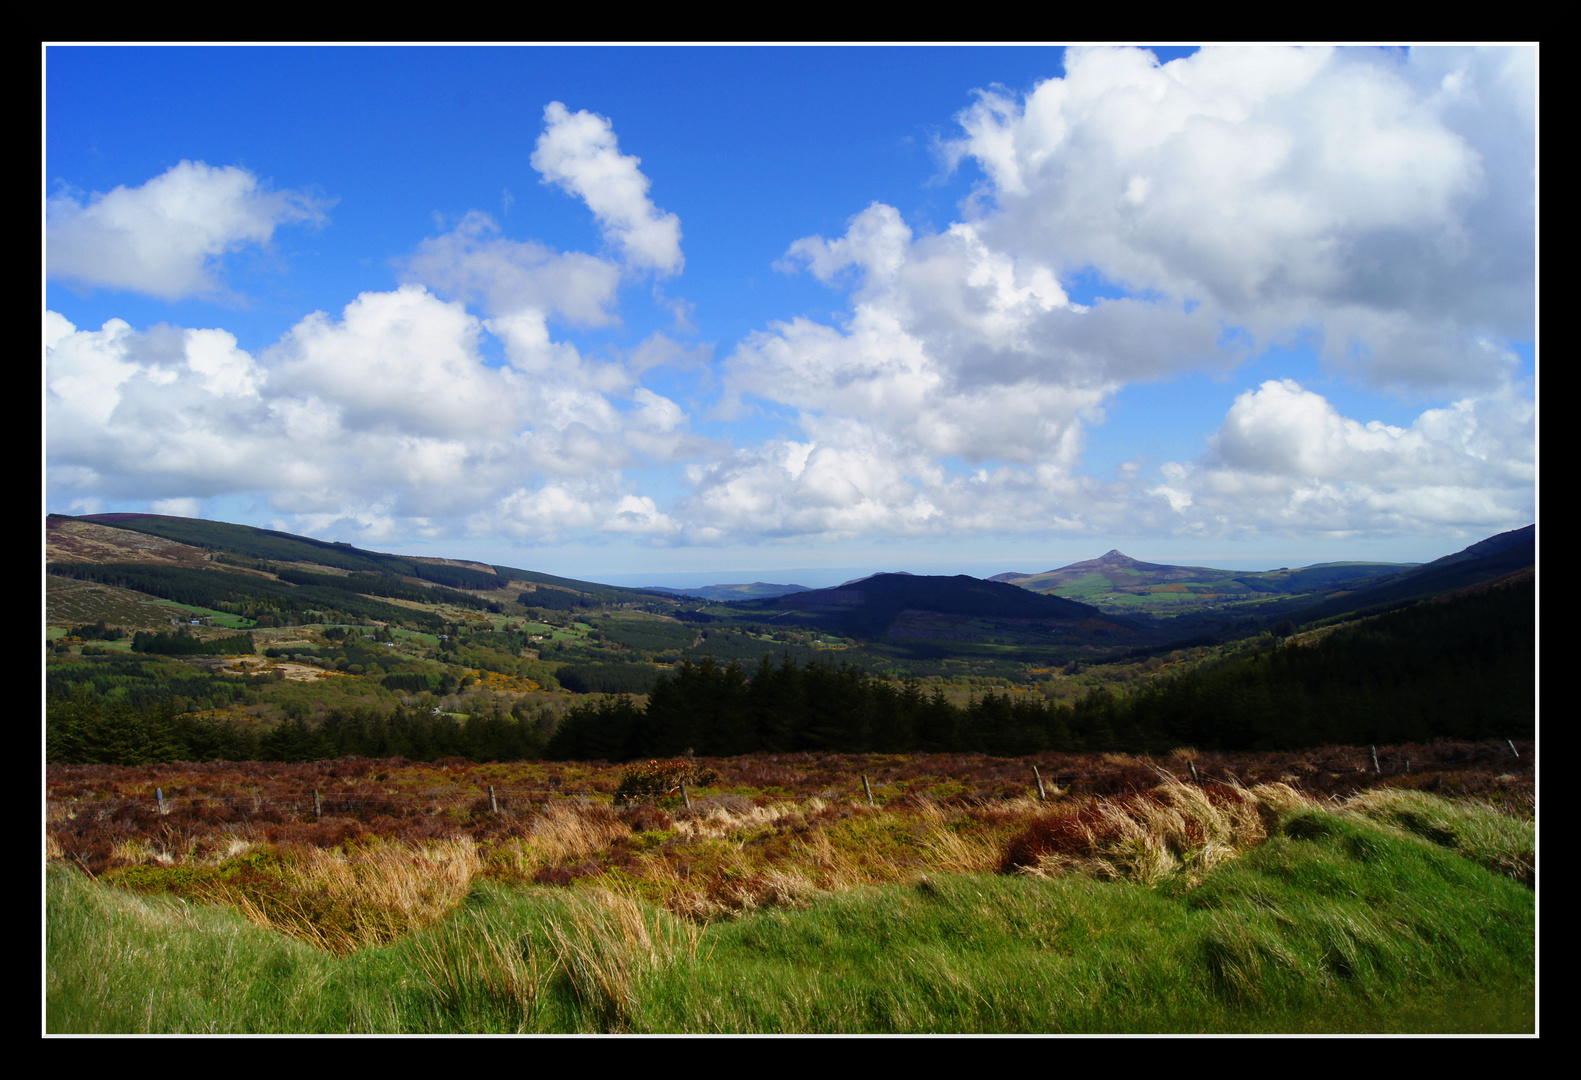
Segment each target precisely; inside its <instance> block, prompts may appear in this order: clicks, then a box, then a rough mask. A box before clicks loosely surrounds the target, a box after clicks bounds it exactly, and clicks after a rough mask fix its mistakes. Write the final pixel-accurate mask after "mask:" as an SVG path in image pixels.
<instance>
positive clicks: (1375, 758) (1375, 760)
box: [1372, 746, 1383, 776]
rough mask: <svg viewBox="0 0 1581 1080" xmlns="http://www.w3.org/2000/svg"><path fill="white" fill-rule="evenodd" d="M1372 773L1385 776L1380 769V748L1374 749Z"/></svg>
mask: <svg viewBox="0 0 1581 1080" xmlns="http://www.w3.org/2000/svg"><path fill="white" fill-rule="evenodd" d="M1372 771H1373V773H1374V774H1375V775H1377V776H1382V775H1383V770H1382V769H1380V768H1378V748H1377V747H1376V746H1374V747H1373V748H1372Z"/></svg>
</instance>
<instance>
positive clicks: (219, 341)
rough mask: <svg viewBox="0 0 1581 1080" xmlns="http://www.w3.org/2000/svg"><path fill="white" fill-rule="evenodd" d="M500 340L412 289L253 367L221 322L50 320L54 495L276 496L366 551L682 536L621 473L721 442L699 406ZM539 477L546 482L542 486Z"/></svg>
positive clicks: (303, 328)
mask: <svg viewBox="0 0 1581 1080" xmlns="http://www.w3.org/2000/svg"><path fill="white" fill-rule="evenodd" d="M485 332H486V331H485V330H484V329H483V324H482V322H481V321H480V320H478V319H477V318H476V317H474V316H472V315H470V314H469V313H468V312H467V311H466V310H465V309H464V308H463V307H462V306H461V305H460V304H459V303H454V302H445V301H442V300H440V299H439V298H437V297H435V296H433V295H432V294H430V293H428V292H427V291H426V290H425V289H423V288H422V287H421V286H417V285H407V286H403V287H401V288H400V289H398V290H396V291H393V292H383V293H364V294H363V295H361V296H359V297H358V298H357V299H356V300H354V301H353V302H352V303H351V304H348V305H347V307H346V308H345V310H344V311H343V312H342V314H341V316H340V317H339V318H338V319H336V318H331V317H329V316H328V315H326V314H324V313H322V312H318V313H314V314H313V315H310V316H308V317H307V318H305V319H303V320H302V321H301V322H299V323H298V324H297V325H296V326H295V327H293V328H292V329H291V330H290V331H289V332H288V333H287V334H286V335H285V336H284V337H283V338H282V339H281V341H280V342H279V343H278V344H277V345H275V346H274V347H272V348H270V349H268V350H265V351H264V352H263V353H262V354H261V355H260V356H259V357H258V358H256V359H255V358H253V357H252V356H250V355H249V354H248V353H247V352H245V351H244V350H242V349H240V348H238V347H237V343H236V339H235V338H234V337H233V336H232V335H231V334H229V333H227V332H225V331H223V330H194V329H180V328H174V327H156V328H154V329H153V330H151V331H147V332H144V333H138V332H136V331H134V330H133V329H132V328H131V327H130V326H128V325H127V324H126V323H125V322H123V321H121V320H111V321H110V322H109V323H107V324H105V326H104V327H103V328H102V329H100V330H97V331H91V330H78V329H77V328H76V327H74V326H72V325H71V323H70V322H68V321H67V320H65V319H63V318H61V317H60V316H59V315H58V314H54V313H51V314H50V315H49V316H48V317H47V319H46V339H47V340H48V342H49V344H48V346H47V348H46V411H47V432H48V458H49V474H50V484H51V487H52V488H54V489H56V490H57V491H61V492H73V491H75V492H81V493H82V494H83V496H84V497H104V496H108V497H111V498H116V499H152V500H163V501H162V502H161V505H164V506H167V507H173V506H177V505H179V506H182V507H185V508H187V509H189V510H193V509H195V508H196V507H197V505H198V504H197V503H196V502H195V501H194V500H199V499H203V498H209V497H213V496H217V495H223V494H240V493H261V494H264V495H265V496H266V497H267V499H268V501H269V503H270V504H271V505H272V506H273V507H274V508H275V509H276V510H278V511H279V512H281V513H284V514H289V515H291V516H292V517H293V519H294V520H295V522H296V523H297V526H298V527H301V528H304V529H315V530H323V529H326V528H331V527H333V528H335V529H337V530H339V531H341V532H342V533H345V532H346V531H347V530H351V532H352V534H353V535H356V536H358V537H360V538H361V539H364V540H373V539H378V538H380V537H385V536H390V535H403V534H404V535H411V534H412V533H414V532H415V533H417V534H419V535H443V534H450V535H454V534H455V533H456V531H457V530H458V529H461V528H462V527H463V523H464V522H469V521H470V523H471V525H472V526H475V527H478V528H480V529H483V528H485V525H486V522H488V521H491V520H496V519H498V520H501V521H504V522H506V523H507V527H508V529H509V531H510V532H511V533H512V535H517V536H523V537H525V536H529V535H533V529H535V528H536V529H539V530H541V531H542V532H544V533H545V534H546V535H555V536H561V535H564V534H565V531H566V530H567V529H571V528H573V527H576V528H586V529H590V530H593V531H595V532H597V531H602V532H620V533H640V534H653V535H665V534H668V533H670V532H673V531H674V528H675V526H674V523H673V522H672V521H670V520H669V519H668V518H667V517H666V516H665V515H664V514H663V513H662V512H661V511H660V510H659V509H658V507H657V505H656V504H654V503H653V501H652V500H651V499H650V498H648V497H646V496H641V495H637V494H635V493H633V492H632V491H631V490H630V486H629V484H628V483H627V482H626V481H625V480H624V479H623V472H622V471H623V470H625V469H627V468H630V467H633V466H635V465H640V464H643V463H645V462H661V463H662V462H668V461H671V460H674V459H676V458H679V457H685V456H689V455H695V454H696V453H697V452H698V449H699V447H702V446H706V441H705V440H700V439H699V438H698V437H697V436H695V435H694V434H692V433H691V431H690V429H689V421H688V417H687V415H686V414H685V412H684V411H682V410H681V408H680V407H679V406H678V405H676V404H675V403H674V402H673V401H671V400H670V399H668V398H666V397H664V396H662V395H660V394H657V393H655V392H653V391H652V390H649V389H646V388H643V387H633V386H629V385H626V386H624V389H623V390H621V391H620V393H619V394H617V395H614V396H609V395H605V394H604V393H601V392H599V391H598V390H597V389H595V388H593V387H592V386H590V385H588V380H587V369H585V368H583V367H580V366H578V365H577V364H576V363H574V362H573V363H572V364H570V365H568V366H567V368H566V369H565V371H564V372H563V373H562V376H561V377H560V378H557V379H556V378H546V379H528V378H527V377H525V376H523V375H522V374H521V373H519V372H517V371H516V370H514V369H513V368H510V367H503V368H502V367H494V366H490V365H488V364H486V363H485V362H484V361H483V359H482V358H481V356H480V355H479V353H478V349H477V345H478V339H479V337H480V335H482V334H483V333H485ZM567 348H568V347H567ZM570 353H571V355H572V358H573V360H574V359H575V355H574V354H575V350H570ZM529 477H540V478H544V477H547V478H551V479H550V480H549V481H547V482H546V483H545V484H544V485H542V489H541V490H542V491H543V492H546V494H540V492H539V490H538V489H533V488H530V487H526V486H524V483H523V481H524V480H525V479H526V478H529ZM573 497H574V498H575V499H579V500H581V506H582V509H581V510H580V511H576V510H572V509H569V508H568V506H567V505H565V504H566V501H567V500H569V499H572V498H573ZM171 500H186V501H183V502H174V501H171Z"/></svg>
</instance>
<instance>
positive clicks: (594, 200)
mask: <svg viewBox="0 0 1581 1080" xmlns="http://www.w3.org/2000/svg"><path fill="white" fill-rule="evenodd" d="M543 118H544V124H545V127H544V132H543V134H542V135H540V136H538V145H537V148H536V149H534V151H533V155H532V167H533V168H535V169H537V170H538V171H539V172H541V173H543V177H544V181H545V182H546V183H547V182H553V183H555V184H558V185H560V186H561V187H562V188H564V189H565V190H566V191H568V192H570V193H571V194H573V195H575V196H577V197H578V198H580V199H581V200H582V201H583V202H585V203H587V206H588V209H590V210H592V211H593V216H594V217H596V218H597V219H598V223H599V226H600V228H602V229H603V232H604V238H605V239H606V240H608V241H609V242H610V243H611V244H613V245H615V246H616V247H618V248H620V250H621V251H622V253H623V254H624V256H625V258H626V261H627V263H628V264H630V265H631V266H633V267H635V268H637V269H641V270H656V271H658V272H659V273H661V274H675V273H679V272H680V270H681V267H682V265H683V264H684V262H685V259H683V258H682V256H681V219H680V218H678V217H676V216H675V215H674V214H667V213H665V212H664V211H662V210H660V209H659V208H658V207H656V206H654V205H653V203H652V201H651V200H649V198H648V185H649V181H648V178H647V177H646V176H644V175H643V174H642V171H641V170H640V169H639V168H638V167H637V166H639V165H641V164H642V159H641V158H638V157H633V156H631V155H629V154H622V153H621V152H620V148H619V145H618V143H617V141H616V139H615V131H614V128H613V127H612V126H611V125H610V122H609V121H608V120H606V119H605V118H604V117H602V116H597V115H595V114H593V113H590V112H587V111H586V110H582V111H580V112H575V113H573V112H570V111H569V110H567V109H566V107H565V106H564V105H563V104H561V103H560V102H558V101H552V102H550V103H549V105H548V107H547V108H545V109H544V111H543Z"/></svg>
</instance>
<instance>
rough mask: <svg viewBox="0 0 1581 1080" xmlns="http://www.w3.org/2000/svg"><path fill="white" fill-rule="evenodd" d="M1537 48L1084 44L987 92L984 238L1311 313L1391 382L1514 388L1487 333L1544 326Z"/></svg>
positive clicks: (1343, 350) (1174, 287)
mask: <svg viewBox="0 0 1581 1080" xmlns="http://www.w3.org/2000/svg"><path fill="white" fill-rule="evenodd" d="M1533 60H1534V57H1533V50H1531V49H1529V48H1516V49H1493V50H1464V49H1420V50H1412V51H1411V52H1410V53H1409V54H1406V55H1404V56H1399V55H1395V54H1389V53H1383V52H1379V51H1376V50H1364V49H1363V50H1348V49H1344V50H1337V49H1328V48H1319V49H1253V48H1227V49H1207V50H1203V51H1201V52H1199V53H1197V54H1195V55H1193V56H1191V57H1188V58H1186V59H1182V60H1176V61H1173V62H1171V63H1169V64H1166V65H1163V66H1159V65H1157V64H1156V63H1155V62H1154V60H1153V58H1152V57H1151V55H1150V54H1148V53H1146V52H1142V51H1139V50H1132V49H1073V50H1070V51H1069V52H1068V53H1067V56H1066V75H1065V77H1064V78H1062V79H1050V80H1048V81H1046V82H1043V83H1040V84H1039V85H1038V86H1037V88H1036V89H1035V90H1033V92H1032V93H1030V94H1029V95H1027V96H1026V97H1025V99H1024V100H1017V99H1015V98H1012V97H1010V96H1009V95H1007V94H1005V93H1002V92H992V93H985V94H983V95H981V97H980V99H979V101H978V103H977V104H976V105H975V106H973V107H972V108H971V109H969V110H967V111H966V112H965V113H963V114H962V116H961V118H960V119H961V123H962V126H963V128H964V129H965V132H966V135H965V137H964V138H962V139H960V140H958V141H956V142H954V143H952V144H950V148H949V149H950V153H951V154H952V155H953V157H954V158H955V159H956V160H962V159H965V158H971V159H973V160H975V161H976V162H977V163H978V164H979V165H980V166H981V167H982V168H983V170H984V172H985V173H986V174H987V175H988V177H989V181H990V182H989V184H988V185H987V186H986V187H985V188H984V189H983V190H982V191H981V192H980V194H979V201H978V213H979V215H980V220H979V221H978V225H979V228H980V230H981V233H982V235H983V237H984V240H985V242H986V243H988V244H990V245H992V246H993V247H995V248H997V249H1001V250H1003V251H1006V252H1008V253H1010V254H1013V255H1014V256H1016V257H1018V258H1023V259H1036V260H1038V261H1041V262H1043V263H1046V264H1047V265H1049V266H1051V267H1054V268H1056V269H1058V270H1060V271H1061V272H1064V271H1067V270H1078V269H1081V268H1084V267H1094V268H1096V269H1098V270H1099V271H1101V272H1102V273H1103V274H1104V275H1106V276H1107V277H1108V278H1110V279H1111V280H1115V281H1120V282H1123V283H1125V284H1126V285H1127V286H1128V287H1129V288H1130V289H1132V290H1134V291H1154V292H1157V293H1161V294H1163V295H1165V296H1168V297H1173V298H1176V299H1179V300H1183V301H1189V302H1192V303H1200V304H1203V305H1207V306H1208V307H1209V308H1210V309H1211V310H1212V311H1214V312H1215V313H1216V314H1217V315H1218V316H1219V317H1221V318H1223V319H1225V320H1227V321H1229V322H1232V323H1234V324H1235V325H1238V326H1243V327H1245V328H1246V329H1248V330H1249V331H1250V332H1252V333H1253V334H1254V335H1256V337H1257V338H1258V340H1259V341H1264V342H1266V341H1270V340H1274V339H1278V338H1281V337H1288V336H1289V335H1290V334H1293V333H1294V332H1296V331H1298V330H1302V329H1305V328H1312V327H1316V328H1318V329H1319V330H1320V331H1321V332H1322V334H1323V344H1324V350H1325V353H1326V355H1327V356H1328V358H1329V359H1330V360H1331V361H1333V362H1335V363H1338V364H1344V365H1349V366H1351V367H1353V368H1354V369H1355V370H1356V371H1357V372H1358V373H1360V374H1362V375H1364V376H1365V377H1367V378H1369V379H1371V380H1372V381H1374V382H1376V383H1378V384H1380V385H1408V386H1413V387H1418V388H1422V389H1428V390H1438V389H1444V388H1454V387H1459V388H1462V389H1465V388H1481V389H1486V388H1489V387H1492V386H1496V385H1498V384H1499V383H1500V382H1501V381H1502V380H1503V379H1504V378H1505V376H1506V367H1505V365H1503V364H1500V363H1491V364H1490V363H1489V362H1488V361H1489V357H1488V355H1487V353H1486V352H1485V351H1484V350H1481V349H1479V348H1478V347H1477V344H1476V342H1477V340H1478V339H1479V338H1482V337H1488V336H1492V337H1495V338H1497V337H1503V338H1506V339H1507V338H1512V337H1523V336H1526V335H1528V334H1529V333H1530V326H1531V319H1532V315H1533V304H1534V280H1535V275H1534V269H1535V262H1534V239H1535V217H1534V214H1533V196H1534V192H1535V186H1534V183H1533V169H1534V166H1535V145H1536V143H1535V138H1534V128H1533V126H1532V117H1533V103H1534V101H1535V93H1536V83H1535V78H1534V73H1533Z"/></svg>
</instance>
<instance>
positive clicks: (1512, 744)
mask: <svg viewBox="0 0 1581 1080" xmlns="http://www.w3.org/2000/svg"><path fill="white" fill-rule="evenodd" d="M1504 741H1505V742H1506V743H1507V744H1509V748H1510V753H1512V754H1514V755H1515V756H1516V757H1520V756H1521V752H1520V751H1519V750H1517V749H1515V740H1514V739H1505V740H1504Z"/></svg>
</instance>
